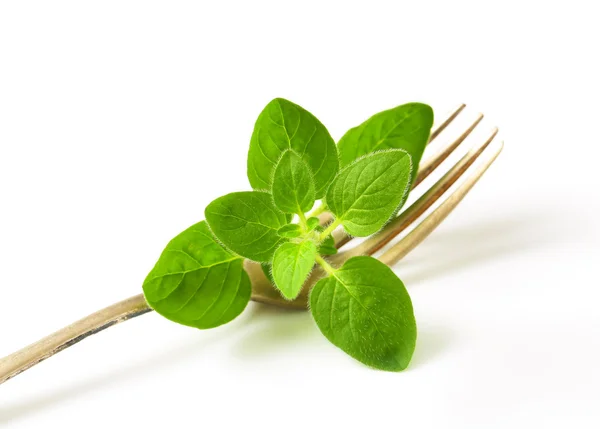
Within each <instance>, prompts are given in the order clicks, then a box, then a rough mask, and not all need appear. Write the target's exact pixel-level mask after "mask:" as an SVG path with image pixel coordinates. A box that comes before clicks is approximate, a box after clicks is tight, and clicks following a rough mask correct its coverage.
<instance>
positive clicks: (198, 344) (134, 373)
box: [0, 336, 224, 426]
mask: <svg viewBox="0 0 600 429" xmlns="http://www.w3.org/2000/svg"><path fill="white" fill-rule="evenodd" d="M220 339H224V337H222V336H221V337H219V336H214V337H213V338H212V339H207V338H205V337H203V338H201V340H199V341H190V342H187V343H186V344H184V345H182V346H181V347H177V348H173V349H170V350H168V351H166V352H165V353H160V354H156V355H154V356H152V357H148V359H143V360H139V361H135V362H132V363H130V364H128V365H124V366H122V367H120V368H118V369H116V370H113V371H108V372H106V373H104V374H101V375H98V376H95V377H89V378H86V379H83V380H77V381H76V380H72V382H68V381H67V382H66V383H65V384H63V386H62V387H61V388H59V389H54V390H50V391H46V392H44V393H42V394H39V395H37V396H33V395H32V396H31V397H29V398H27V399H26V400H23V401H21V402H19V403H16V404H14V405H9V406H0V426H2V424H5V423H8V422H13V421H15V420H17V419H19V418H23V417H29V416H30V415H32V414H34V413H39V412H42V411H44V410H45V409H47V408H50V407H52V406H55V405H58V404H60V403H62V402H65V401H68V400H71V399H73V398H76V397H78V396H81V395H85V394H88V393H90V392H92V391H94V390H96V389H100V388H103V387H106V386H109V385H111V384H115V383H123V384H125V383H127V382H128V381H129V380H131V379H134V378H136V377H141V376H147V375H148V374H151V373H152V372H155V371H157V370H160V368H165V367H167V366H171V365H176V364H177V363H178V359H181V358H185V357H186V356H187V357H189V356H190V355H193V354H196V353H198V351H199V350H205V349H206V348H209V347H210V346H212V345H214V344H215V343H216V342H218V341H219V340H220ZM42 364H43V362H42ZM15 382H18V379H15V380H11V381H8V383H15Z"/></svg>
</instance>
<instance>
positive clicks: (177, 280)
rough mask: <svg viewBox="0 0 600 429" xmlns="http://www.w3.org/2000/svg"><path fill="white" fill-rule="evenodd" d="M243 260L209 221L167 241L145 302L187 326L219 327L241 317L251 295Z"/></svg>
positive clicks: (146, 289) (146, 287)
mask: <svg viewBox="0 0 600 429" xmlns="http://www.w3.org/2000/svg"><path fill="white" fill-rule="evenodd" d="M242 262H243V260H242V259H241V258H240V257H238V256H236V255H234V254H232V253H230V252H228V251H227V250H226V249H224V248H223V247H221V246H220V245H219V244H218V243H217V242H216V241H215V239H214V237H213V236H212V234H211V232H210V230H209V229H208V225H207V224H206V222H204V221H203V222H200V223H197V224H196V225H194V226H192V227H190V228H188V229H186V230H185V231H183V232H182V233H181V234H179V235H178V236H177V237H175V238H174V239H173V240H171V241H170V242H169V244H167V247H166V248H165V250H164V251H163V252H162V254H161V255H160V258H159V259H158V262H157V263H156V265H155V266H154V268H153V269H152V271H150V273H149V274H148V276H147V277H146V280H145V281H144V285H143V289H144V296H145V298H146V301H147V302H148V304H149V305H150V307H152V308H153V309H154V310H156V312H157V313H159V314H161V315H162V316H164V317H166V318H167V319H169V320H172V321H174V322H177V323H181V324H182V325H187V326H193V327H195V328H200V329H208V328H214V327H216V326H219V325H222V324H224V323H227V322H229V321H231V320H233V319H234V318H236V317H237V316H238V315H239V314H240V313H241V312H242V311H243V310H244V308H245V307H246V304H247V303H248V301H249V300H250V292H251V288H250V279H249V278H248V274H246V272H245V271H244V269H243V267H242Z"/></svg>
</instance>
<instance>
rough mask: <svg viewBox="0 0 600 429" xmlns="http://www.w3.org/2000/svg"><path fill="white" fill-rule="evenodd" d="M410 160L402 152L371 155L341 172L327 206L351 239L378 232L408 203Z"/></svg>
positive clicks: (387, 151)
mask: <svg viewBox="0 0 600 429" xmlns="http://www.w3.org/2000/svg"><path fill="white" fill-rule="evenodd" d="M411 168H412V164H411V159H410V156H409V155H408V154H407V153H406V152H405V151H404V150H401V149H390V150H385V151H379V152H374V153H371V154H368V155H366V156H364V157H362V158H360V159H358V160H356V161H354V162H353V163H352V164H350V165H348V166H346V167H344V168H343V169H342V170H340V173H339V174H338V175H337V176H336V178H335V180H334V181H333V183H332V184H331V186H330V187H329V189H328V190H327V196H326V198H327V205H328V206H329V210H330V211H331V212H332V213H333V214H334V215H335V217H336V222H338V223H341V224H342V225H343V226H344V229H345V230H346V231H347V232H348V233H349V234H351V235H354V236H357V237H365V236H368V235H371V234H373V233H375V232H377V231H378V230H379V229H380V228H381V227H382V226H383V225H384V224H385V223H386V222H387V221H388V220H389V218H390V217H391V216H392V215H393V214H394V213H395V211H396V210H397V209H398V208H399V207H400V205H401V203H403V202H404V199H405V197H406V195H407V194H408V188H409V186H410V174H411Z"/></svg>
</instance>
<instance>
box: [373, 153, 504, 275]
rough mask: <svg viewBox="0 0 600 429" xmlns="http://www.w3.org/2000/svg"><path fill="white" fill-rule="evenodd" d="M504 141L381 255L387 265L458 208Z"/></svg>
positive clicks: (496, 154) (412, 247) (494, 158)
mask: <svg viewBox="0 0 600 429" xmlns="http://www.w3.org/2000/svg"><path fill="white" fill-rule="evenodd" d="M503 147H504V143H503V142H500V144H499V145H498V148H497V149H495V150H494V151H493V152H492V153H491V154H490V156H489V158H488V159H487V160H486V161H485V162H484V163H483V164H482V165H481V166H479V168H477V170H475V171H474V172H473V173H472V174H471V175H470V176H469V177H467V179H466V180H465V181H464V183H462V184H461V185H460V187H458V188H457V189H456V190H455V191H454V192H453V193H452V194H451V195H450V196H449V197H448V198H447V199H446V200H445V201H444V202H443V203H442V204H440V206H439V207H438V208H436V209H435V210H434V211H433V212H432V213H431V214H430V215H429V216H427V217H426V218H425V219H424V220H423V221H422V222H421V223H420V224H419V225H417V227H416V228H415V229H414V230H412V231H411V232H410V233H409V234H408V235H407V236H406V237H404V238H403V239H402V240H401V241H399V242H398V243H396V244H395V245H394V246H392V247H391V248H390V249H388V250H387V251H386V252H384V254H383V255H381V256H380V257H379V260H380V261H381V262H383V263H384V264H386V265H389V266H392V265H394V264H395V263H396V262H398V261H399V260H400V259H402V258H403V257H404V256H406V255H407V254H408V253H409V252H410V251H411V250H413V249H414V248H415V247H417V246H418V245H419V244H420V243H421V242H422V241H423V240H424V239H425V238H427V236H428V235H429V234H431V232H432V231H433V230H434V229H435V228H437V226H438V225H439V224H440V223H442V221H443V220H444V219H446V217H447V216H448V215H449V214H450V213H451V212H452V210H454V209H455V208H456V206H457V205H458V203H460V202H461V201H462V199H463V198H464V197H465V195H467V193H468V192H469V191H470V190H471V189H472V188H473V186H474V185H475V183H477V181H478V180H479V179H480V178H481V176H483V174H484V173H485V172H486V171H487V169H488V168H489V167H490V165H492V163H493V162H494V161H495V160H496V158H497V157H498V155H500V152H501V151H502V148H503Z"/></svg>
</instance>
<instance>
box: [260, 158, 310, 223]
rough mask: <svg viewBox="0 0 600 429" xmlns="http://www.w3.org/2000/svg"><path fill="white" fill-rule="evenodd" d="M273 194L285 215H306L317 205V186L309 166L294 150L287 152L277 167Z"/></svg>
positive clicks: (278, 206) (274, 199) (276, 203)
mask: <svg viewBox="0 0 600 429" xmlns="http://www.w3.org/2000/svg"><path fill="white" fill-rule="evenodd" d="M271 193H272V194H273V202H275V205H276V206H277V208H278V209H279V210H281V211H282V212H284V213H296V214H300V213H306V212H307V211H309V210H310V209H312V206H313V205H314V204H315V184H314V182H313V179H312V177H311V173H310V170H309V168H308V165H306V163H305V162H304V161H303V160H302V158H300V156H299V155H298V154H297V153H295V152H294V151H292V150H286V151H285V152H284V153H283V155H282V157H281V159H279V162H278V163H277V167H275V173H274V175H273V184H272V189H271Z"/></svg>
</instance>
